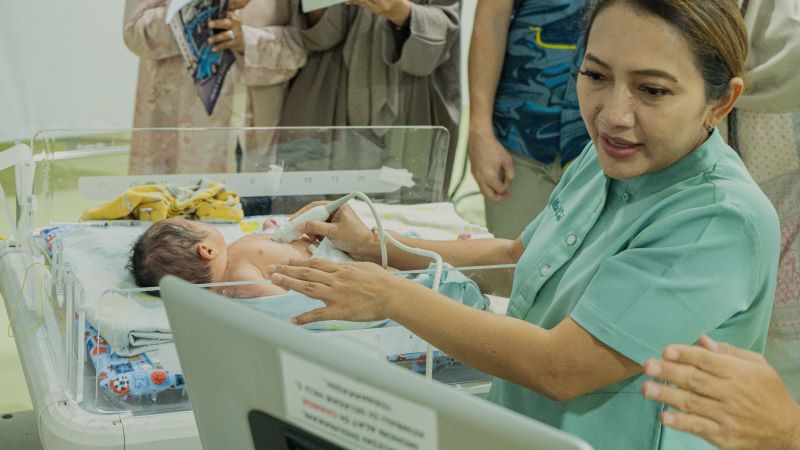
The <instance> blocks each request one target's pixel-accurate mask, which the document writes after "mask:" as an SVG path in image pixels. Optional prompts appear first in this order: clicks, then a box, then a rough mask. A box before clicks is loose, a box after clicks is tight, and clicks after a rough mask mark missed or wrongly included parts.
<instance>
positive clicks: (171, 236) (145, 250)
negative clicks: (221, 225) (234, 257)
mask: <svg viewBox="0 0 800 450" xmlns="http://www.w3.org/2000/svg"><path fill="white" fill-rule="evenodd" d="M226 250H227V249H226V245H225V239H224V238H223V237H222V234H221V233H220V232H219V230H217V229H216V228H214V227H213V226H211V225H209V224H206V223H202V222H193V221H190V220H186V219H183V218H179V217H174V218H171V219H167V220H162V221H161V222H156V223H154V224H153V225H151V226H150V228H148V229H147V231H145V232H144V233H142V235H141V236H139V239H137V240H136V243H134V244H133V248H132V249H131V253H130V258H129V260H128V266H127V268H128V270H129V271H130V272H131V274H132V275H133V279H134V280H135V281H136V284H137V285H138V286H141V287H153V286H158V282H159V281H160V280H161V277H163V276H165V275H174V276H176V277H179V278H183V279H184V280H186V281H188V282H190V283H194V284H203V283H212V282H214V281H217V280H214V276H213V274H214V270H213V269H214V268H213V267H212V262H214V263H215V264H220V263H221V264H222V267H223V268H224V267H225V260H226Z"/></svg>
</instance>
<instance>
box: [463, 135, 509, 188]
mask: <svg viewBox="0 0 800 450" xmlns="http://www.w3.org/2000/svg"><path fill="white" fill-rule="evenodd" d="M469 161H470V165H471V166H472V175H473V176H474V177H475V181H476V182H477V183H478V187H479V188H480V190H481V194H483V195H484V196H486V197H487V198H489V200H493V201H500V200H505V199H507V198H509V197H511V194H510V193H509V192H508V189H509V187H510V185H511V180H513V179H514V176H515V172H514V160H513V159H511V154H510V153H509V152H508V150H506V148H505V147H503V144H501V143H500V141H498V140H497V138H496V137H495V136H494V132H492V133H491V134H489V133H486V134H481V133H475V132H471V133H470V137H469Z"/></svg>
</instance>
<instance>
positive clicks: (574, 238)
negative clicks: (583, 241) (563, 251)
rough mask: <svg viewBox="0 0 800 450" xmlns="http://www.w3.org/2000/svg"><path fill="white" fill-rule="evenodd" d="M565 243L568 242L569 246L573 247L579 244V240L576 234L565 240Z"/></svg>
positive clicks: (569, 235)
mask: <svg viewBox="0 0 800 450" xmlns="http://www.w3.org/2000/svg"><path fill="white" fill-rule="evenodd" d="M565 241H566V242H567V245H569V246H572V245H575V243H576V242H578V238H577V236H575V235H574V234H568V235H567V239H565Z"/></svg>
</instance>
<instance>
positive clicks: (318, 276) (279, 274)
mask: <svg viewBox="0 0 800 450" xmlns="http://www.w3.org/2000/svg"><path fill="white" fill-rule="evenodd" d="M267 271H268V272H270V273H272V282H273V283H274V284H275V285H276V286H279V287H282V288H284V289H291V290H293V291H295V292H299V293H301V294H304V295H307V296H308V297H311V298H315V299H318V300H322V301H323V302H324V303H325V306H324V307H322V308H317V309H315V310H312V311H309V312H307V313H304V314H301V315H299V316H297V317H295V318H294V319H292V322H294V323H295V324H298V325H303V324H306V323H311V322H318V321H320V320H351V321H355V322H367V321H372V320H382V319H385V318H387V317H388V316H389V310H390V304H391V302H392V299H393V298H394V296H396V295H397V292H398V291H399V290H401V288H399V287H395V286H394V285H395V284H400V283H399V282H402V281H403V280H401V279H399V278H397V277H393V276H392V275H390V274H389V272H387V271H386V270H384V269H382V268H381V267H380V266H377V265H375V264H372V263H347V264H339V263H334V262H331V261H324V260H320V259H293V260H291V261H289V262H288V263H286V264H281V265H271V266H269V267H268V268H267Z"/></svg>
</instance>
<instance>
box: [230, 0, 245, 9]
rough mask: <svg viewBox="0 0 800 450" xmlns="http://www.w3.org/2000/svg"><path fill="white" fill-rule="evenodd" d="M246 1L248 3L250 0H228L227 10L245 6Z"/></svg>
mask: <svg viewBox="0 0 800 450" xmlns="http://www.w3.org/2000/svg"><path fill="white" fill-rule="evenodd" d="M248 3H250V0H228V11H233V10H236V9H242V8H244V7H245V6H247V4H248Z"/></svg>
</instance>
